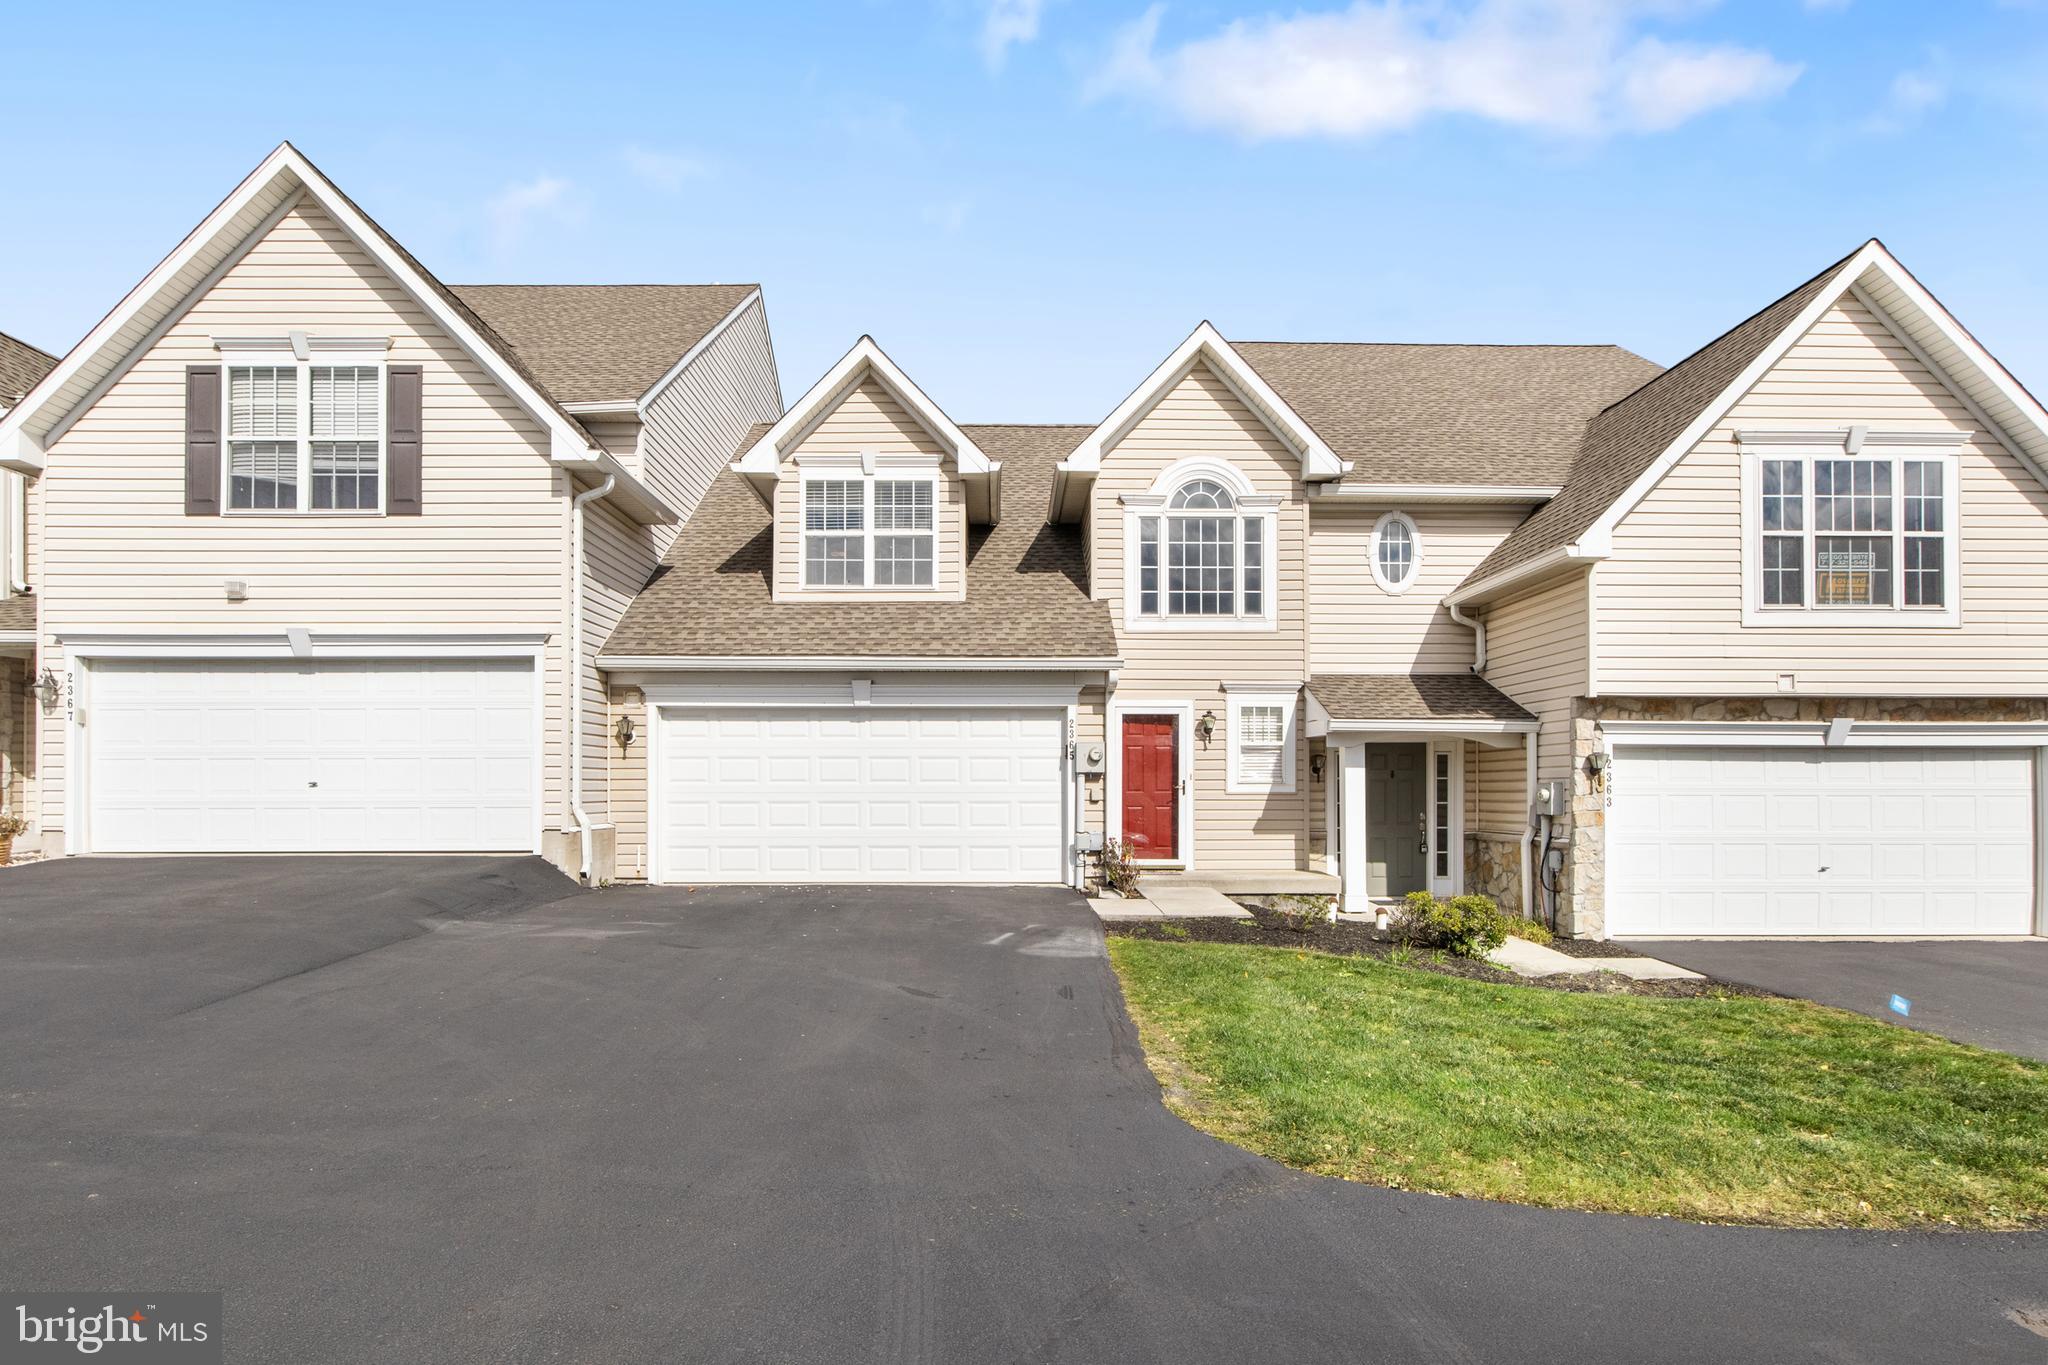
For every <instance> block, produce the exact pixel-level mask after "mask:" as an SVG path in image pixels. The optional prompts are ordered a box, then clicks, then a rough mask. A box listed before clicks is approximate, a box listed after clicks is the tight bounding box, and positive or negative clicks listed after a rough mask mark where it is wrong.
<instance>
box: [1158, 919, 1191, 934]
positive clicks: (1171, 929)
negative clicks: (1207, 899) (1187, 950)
mask: <svg viewBox="0 0 2048 1365" xmlns="http://www.w3.org/2000/svg"><path fill="white" fill-rule="evenodd" d="M1187 936H1188V927H1187V926H1186V925H1185V924H1175V923H1174V922H1173V921H1172V920H1167V921H1166V922H1165V923H1163V924H1161V925H1160V926H1159V937H1161V938H1186V937H1187Z"/></svg>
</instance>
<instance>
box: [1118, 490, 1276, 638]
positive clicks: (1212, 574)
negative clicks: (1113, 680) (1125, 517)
mask: <svg viewBox="0 0 2048 1365" xmlns="http://www.w3.org/2000/svg"><path fill="white" fill-rule="evenodd" d="M1269 501H1270V500H1269ZM1242 502H1243V500H1242V499H1240V498H1239V497H1238V496H1236V495H1234V494H1233V493H1232V492H1231V491H1230V490H1229V489H1228V488H1226V487H1224V486H1223V484H1222V483H1220V482H1219V481H1217V480H1215V479H1209V478H1194V479H1190V480H1188V481H1187V482H1185V483H1182V484H1181V485H1180V486H1179V487H1177V488H1175V489H1174V491H1173V493H1172V495H1171V496H1169V497H1167V498H1166V499H1165V505H1164V506H1163V507H1160V509H1159V510H1158V511H1142V512H1139V513H1138V514H1137V515H1136V516H1135V518H1134V523H1135V524H1134V528H1133V529H1134V532H1135V535H1134V539H1135V542H1136V544H1135V561H1136V567H1137V581H1136V588H1137V591H1136V593H1135V594H1134V600H1133V603H1132V616H1133V619H1137V620H1153V621H1162V622H1164V621H1179V622H1183V623H1188V624H1203V623H1212V622H1213V623H1217V624H1229V623H1233V622H1239V621H1249V622H1265V621H1269V620H1271V595H1272V584H1271V580H1270V574H1271V565H1272V549H1271V545H1270V539H1271V533H1270V528H1271V526H1272V524H1273V517H1272V515H1271V514H1270V513H1269V512H1267V511H1265V510H1264V509H1263V508H1258V509H1254V508H1247V507H1245V506H1243V505H1242ZM1155 505H1156V504H1155Z"/></svg>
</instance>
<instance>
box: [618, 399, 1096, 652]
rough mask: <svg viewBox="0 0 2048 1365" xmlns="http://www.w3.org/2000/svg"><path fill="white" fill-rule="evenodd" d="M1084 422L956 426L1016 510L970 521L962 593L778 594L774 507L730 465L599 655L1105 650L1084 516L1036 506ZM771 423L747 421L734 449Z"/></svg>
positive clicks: (745, 444) (747, 444) (763, 432)
mask: <svg viewBox="0 0 2048 1365" xmlns="http://www.w3.org/2000/svg"><path fill="white" fill-rule="evenodd" d="M1090 430H1091V428H1089V427H1086V426H968V427H963V428H961V431H962V434H963V435H964V436H965V437H966V438H967V439H969V440H971V441H972V442H973V443H974V444H975V445H976V446H977V447H978V448H979V449H981V450H983V451H985V452H986V453H987V454H988V455H990V456H992V457H995V458H996V459H998V460H1000V462H1001V465H1002V468H1003V471H1004V478H1005V480H1007V481H1011V482H1012V484H1013V487H1014V488H1015V490H1016V491H1017V494H1018V497H1019V498H1020V499H1021V500H1020V501H1019V502H1018V504H1017V506H1018V507H1019V508H1020V509H1022V510H1020V511H1019V512H1018V514H1016V515H1013V516H1010V517H1008V518H1006V519H1004V520H1003V521H1000V522H998V523H997V524H995V525H993V526H970V527H969V528H968V536H967V595H966V600H964V601H960V602H901V601H897V602H870V601H862V600H860V599H859V598H858V597H857V596H849V597H847V598H845V599H841V600H834V601H829V602H776V601H773V600H772V597H771V592H772V582H771V579H772V575H773V572H774V554H775V542H774V530H773V524H772V519H771V514H770V512H769V510H768V509H767V508H765V507H763V506H762V505H761V500H760V499H759V498H758V497H756V496H755V495H754V493H753V492H752V490H751V489H749V488H748V486H747V484H746V481H745V479H744V478H743V476H742V475H741V474H740V473H739V472H738V471H737V470H731V469H729V470H727V471H726V472H724V473H722V474H720V475H719V477H718V478H717V479H716V480H715V481H714V482H713V483H712V485H711V488H710V489H709V491H707V492H706V493H705V495H704V500H703V502H702V503H700V504H699V505H698V507H697V511H696V512H695V514H694V515H692V516H691V518H690V520H689V523H688V524H687V525H686V526H684V528H683V530H682V533H681V534H680V535H678V536H677V537H676V539H675V543H674V544H673V545H672V546H670V547H669V552H668V554H667V555H666V556H665V557H664V559H663V562H662V566H661V568H660V569H658V570H657V571H656V573H655V576H654V578H653V580H652V581H651V582H649V583H648V585H647V587H646V588H645V589H644V590H643V591H642V592H641V593H640V595H639V596H638V597H636V598H634V599H633V603H632V605H631V606H629V607H627V609H626V614H625V616H624V617H623V618H621V620H620V621H619V624H618V626H617V628H616V629H614V630H613V632H612V635H611V639H610V640H609V641H607V642H606V644H605V646H604V649H603V651H602V654H603V662H604V663H605V665H606V666H607V667H611V668H617V667H620V666H621V662H622V661H628V660H634V659H668V660H674V659H678V658H686V659H734V658H741V659H753V658H759V659H798V658H805V657H810V658H833V659H837V658H899V659H900V658H919V659H935V660H948V659H958V660H970V659H1003V660H1029V659H1092V660H1103V659H1110V658H1113V657H1114V656H1115V655H1116V632H1115V631H1114V629H1112V627H1111V624H1110V616H1109V604H1108V603H1106V602H1099V601H1094V600H1092V599H1091V598H1090V597H1089V596H1088V587H1087V563H1086V551H1085V548H1084V547H1083V545H1082V541H1081V531H1080V528H1079V527H1074V526H1053V525H1050V524H1048V523H1047V522H1046V521H1045V520H1044V519H1043V518H1042V517H1041V516H1039V515H1037V511H1038V509H1039V508H1040V507H1042V506H1043V505H1044V500H1045V498H1046V496H1047V494H1048V492H1049V489H1050V486H1051V483H1052V469H1053V465H1054V464H1055V463H1056V462H1057V461H1058V460H1059V459H1060V457H1061V456H1063V455H1065V454H1066V453H1067V452H1068V451H1070V450H1072V449H1073V448H1074V445H1075V443H1076V442H1078V441H1080V440H1081V439H1082V438H1083V437H1085V436H1086V435H1087V434H1088V432H1089V431H1090ZM768 431H769V428H768V427H767V426H757V427H755V428H754V429H753V430H752V431H751V432H749V433H748V434H747V436H746V437H745V438H744V440H743V441H742V443H741V446H740V449H741V451H745V450H747V449H749V448H752V447H754V446H755V445H756V444H757V443H758V442H759V441H760V440H761V439H762V437H764V436H765V435H766V434H767V433H768Z"/></svg>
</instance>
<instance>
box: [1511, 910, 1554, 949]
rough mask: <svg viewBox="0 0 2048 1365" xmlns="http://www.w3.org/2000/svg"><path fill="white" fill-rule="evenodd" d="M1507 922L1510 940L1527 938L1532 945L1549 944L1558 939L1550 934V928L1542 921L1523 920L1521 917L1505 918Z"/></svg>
mask: <svg viewBox="0 0 2048 1365" xmlns="http://www.w3.org/2000/svg"><path fill="white" fill-rule="evenodd" d="M1504 918H1505V919H1506V921H1507V931H1508V937H1509V938H1525V939H1527V940H1529V942H1531V943H1549V942H1550V941H1552V940H1553V939H1555V938H1556V937H1557V935H1556V934H1553V933H1551V932H1550V926H1549V925H1547V924H1545V923H1544V922H1543V921H1542V920H1536V919H1523V918H1522V917H1521V916H1520V915H1507V916H1504Z"/></svg>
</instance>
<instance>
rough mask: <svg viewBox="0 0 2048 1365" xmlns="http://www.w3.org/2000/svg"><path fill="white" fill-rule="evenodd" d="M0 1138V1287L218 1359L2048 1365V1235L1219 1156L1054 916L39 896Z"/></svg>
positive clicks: (222, 874) (504, 881) (613, 903)
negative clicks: (1429, 1188)
mask: <svg viewBox="0 0 2048 1365" xmlns="http://www.w3.org/2000/svg"><path fill="white" fill-rule="evenodd" d="M0 1102H4V1104H5V1110H4V1121H0V1190H4V1197H0V1283H4V1284H5V1285H6V1286H9V1287H18V1288H50V1289H58V1288H65V1289H89V1288H132V1289H170V1288H194V1289H197V1288H212V1287H219V1288H223V1289H225V1290H226V1292H227V1319H226V1341H227V1343H228V1348H229V1358H230V1359H234V1360H245V1361H273V1360H293V1361H307V1362H313V1361H327V1360H333V1361H360V1360H422V1361H436V1362H448V1361H480V1362H481V1361H489V1362H505V1361H543V1360H546V1361H593V1362H596V1361H603V1362H621V1361H642V1360H659V1361H699V1360H701V1361H746V1360H758V1361H776V1362H792V1361H795V1362H802V1361H818V1362H833V1363H834V1365H838V1363H839V1362H846V1361H856V1360H878V1361H891V1362H896V1361H929V1362H946V1363H947V1365H952V1363H953V1362H1027V1361H1028V1362H1053V1361H1074V1362H1090V1363H1091V1365H1095V1363H1098V1362H1105V1361H1118V1362H1126V1361H1130V1362H1143V1361H1160V1362H1169V1361H1170V1362H1174V1363H1175V1365H1190V1363H1191V1362H1192V1363H1199V1362H1208V1361H1217V1362H1222V1361H1229V1362H1238V1361H1244V1360H1252V1359H1257V1360H1269V1361H1344V1362H1354V1361H1359V1360H1373V1361H1377V1362H1387V1361H1457V1362H1472V1361H1510V1360H1512V1361H1525V1360H1540V1359H1573V1360H1584V1361H1629V1362H1638V1361H1644V1360H1658V1361H1692V1360H1728V1359H1736V1358H1754V1359H1769V1360H1774V1361H1784V1360H1815V1361H1828V1362H1842V1361H1852V1360H1853V1361H1912V1362H1916V1363H1918V1362H1926V1361H1930V1360H1962V1359H1968V1360H1972V1361H2001V1360H2015V1361H2017V1360H2028V1361H2038V1360H2040V1359H2041V1358H2042V1357H2043V1355H2044V1353H2048V1341H2044V1340H2043V1339H2042V1335H2040V1334H2042V1333H2048V1236H2038V1235H2028V1236H1967V1237H1965V1236H1939V1235H1912V1236H1900V1235H1896V1234H1893V1235H1886V1234H1863V1233H1846V1234H1841V1233H1803V1232H1776V1231H1762V1230H1755V1229H1743V1228H1713V1227H1700V1226H1693V1225H1688V1224H1681V1223H1673V1222H1668V1221H1657V1220H1644V1219H1629V1218H1615V1217H1606V1216H1600V1215H1587V1214H1570V1213H1556V1212H1544V1211H1538V1210H1530V1209H1522V1208H1516V1207H1513V1206H1507V1205H1493V1204H1483V1203H1476V1202H1469V1201H1462V1200H1450V1199H1439V1198H1433V1197H1429V1196H1424V1195H1413V1194H1404V1193H1399V1192H1394V1191H1388V1190H1380V1189H1373V1188H1369V1187H1364V1186H1356V1185H1346V1184H1342V1183H1339V1182H1335V1181H1329V1180H1321V1179H1317V1178H1314V1177H1309V1176H1304V1175H1300V1174H1298V1173H1295V1172H1291V1171H1288V1170H1285V1169H1283V1168H1280V1167H1277V1166H1275V1165H1273V1164H1271V1163H1269V1162H1266V1161H1264V1160H1261V1159H1259V1158H1256V1157H1253V1156H1250V1155H1248V1154H1246V1153H1244V1152H1241V1151H1238V1150H1236V1149H1234V1148H1231V1147H1228V1146H1225V1145H1223V1144H1221V1143H1218V1142H1216V1141H1213V1140H1212V1139H1210V1138H1208V1137H1205V1136H1203V1135H1201V1134H1199V1133H1197V1132H1195V1131H1194V1130H1192V1129H1190V1128H1188V1127H1186V1126H1185V1125H1183V1124H1181V1123H1180V1122H1179V1121H1178V1120H1176V1119H1174V1118H1173V1117H1172V1116H1171V1115H1170V1114H1168V1113H1167V1111H1166V1110H1165V1109H1164V1108H1163V1107H1162V1106H1161V1105H1160V1103H1159V1101H1158V1097H1157V1092H1156V1088H1155V1086H1154V1084H1153V1082H1152V1079H1151V1077H1150V1075H1149V1074H1148V1073H1147V1071H1146V1070H1145V1067H1144V1062H1143V1059H1142V1057H1141V1056H1140V1055H1139V1052H1138V1048H1137V1044H1136V1041H1135V1038H1134V1036H1133V1032H1132V1029H1131V1027H1130V1023H1129V1021H1128V1019H1127V1018H1126V1016H1125V1014H1124V1012H1123V1008H1122V1004H1121V1000H1120V997H1119V995H1118V992H1117V988H1116V984H1115V980H1114V977H1113V976H1112V975H1111V973H1110V971H1109V968H1108V964H1107V962H1106V960H1105V958H1104V956H1103V954H1102V951H1101V943H1100V938H1099V935H1098V934H1097V932H1096V929H1095V926H1094V924H1093V922H1092V920H1091V918H1090V916H1089V914H1088V911H1087V909H1086V907H1085V906H1084V905H1083V903H1082V902H1081V901H1080V900H1079V899H1078V898H1076V897H1074V896H1071V895H1069V894H1067V893H1065V892H1060V891H1051V890H1023V889H1017V890H988V891H971V892H970V891H954V892H945V891H935V890H902V889H897V890H889V889H876V890H863V891H857V892H849V891H828V890H817V889H811V890H802V889H788V890H773V891H741V890H720V891H710V892H703V893H700V894H695V895H692V894H688V893H685V892H682V891H671V890H613V891H609V892H593V893H588V894H580V895H579V894H576V893H575V892H574V891H573V888H571V887H570V886H569V885H568V884H567V883H566V882H564V881H562V880H561V879H560V878H558V877H556V876H555V875H554V874H553V873H552V872H550V871H549V870H547V869H546V868H544V867H542V866H541V865H540V864H538V863H535V862H531V861H526V860H498V861H493V860H479V859H448V860H431V859H390V860H371V859H318V860H315V859H305V860H298V859H268V860H187V861H127V860H121V861H116V860H106V861H83V862H73V863H65V864H52V865H42V866H35V867H29V868H25V869H12V870H9V871H7V872H4V873H0ZM2028 1321H2032V1322H2033V1323H2034V1324H2035V1326H2034V1328H2033V1329H2031V1330H2030V1329H2029V1328H2027V1327H2026V1326H2024V1325H2023V1324H2024V1323H2025V1322H2028Z"/></svg>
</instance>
